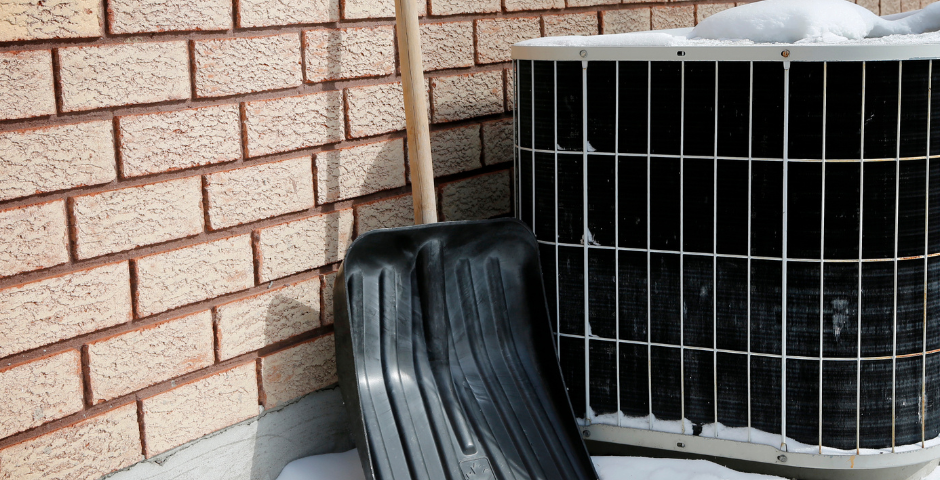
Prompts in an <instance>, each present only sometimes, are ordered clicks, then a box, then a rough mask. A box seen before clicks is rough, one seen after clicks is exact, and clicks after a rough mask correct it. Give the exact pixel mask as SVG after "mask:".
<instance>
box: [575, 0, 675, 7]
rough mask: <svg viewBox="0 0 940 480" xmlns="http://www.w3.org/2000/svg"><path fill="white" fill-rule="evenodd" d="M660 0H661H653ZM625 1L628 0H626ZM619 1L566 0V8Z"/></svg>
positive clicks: (616, 0)
mask: <svg viewBox="0 0 940 480" xmlns="http://www.w3.org/2000/svg"><path fill="white" fill-rule="evenodd" d="M653 1H662V0H653ZM626 2H627V3H629V2H630V0H626ZM615 3H620V2H619V1H618V0H568V8H571V7H593V6H594V5H612V4H615Z"/></svg>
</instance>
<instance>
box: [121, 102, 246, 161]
mask: <svg viewBox="0 0 940 480" xmlns="http://www.w3.org/2000/svg"><path fill="white" fill-rule="evenodd" d="M239 121H240V120H239V113H238V105H220V106H216V107H203V108H193V109H189V110H179V111H175V112H164V113H152V114H146V115H129V116H126V117H121V118H120V119H119V120H118V124H119V130H118V132H119V133H118V135H119V136H120V138H121V142H120V145H121V173H122V175H124V176H125V177H137V176H141V175H150V174H153V173H163V172H171V171H174V170H182V169H186V168H192V167H198V166H202V165H211V164H214V163H221V162H230V161H233V160H237V159H238V158H239V157H241V148H242V147H241V129H240V128H239Z"/></svg>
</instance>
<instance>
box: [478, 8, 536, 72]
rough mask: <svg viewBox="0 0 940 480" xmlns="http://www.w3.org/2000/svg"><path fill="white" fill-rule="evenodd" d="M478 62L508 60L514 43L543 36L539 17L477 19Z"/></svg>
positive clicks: (510, 57)
mask: <svg viewBox="0 0 940 480" xmlns="http://www.w3.org/2000/svg"><path fill="white" fill-rule="evenodd" d="M476 22H477V63H498V62H508V61H509V60H511V59H512V52H511V50H512V45H513V44H514V43H517V42H521V41H523V40H529V39H532V38H539V37H541V36H542V27H541V25H540V23H539V18H538V17H514V18H487V19H481V20H477V21H476Z"/></svg>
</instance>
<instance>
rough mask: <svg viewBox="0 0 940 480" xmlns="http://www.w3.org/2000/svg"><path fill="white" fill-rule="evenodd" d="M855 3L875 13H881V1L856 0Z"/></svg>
mask: <svg viewBox="0 0 940 480" xmlns="http://www.w3.org/2000/svg"><path fill="white" fill-rule="evenodd" d="M855 3H857V4H859V5H861V6H863V7H865V8H867V9H869V10H871V11H872V12H874V13H875V15H880V14H881V2H880V0H856V1H855Z"/></svg>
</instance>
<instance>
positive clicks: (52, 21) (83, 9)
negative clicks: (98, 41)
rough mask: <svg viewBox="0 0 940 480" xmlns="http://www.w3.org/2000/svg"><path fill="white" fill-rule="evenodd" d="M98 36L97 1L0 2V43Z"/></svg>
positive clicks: (31, 0) (99, 23) (5, 0)
mask: <svg viewBox="0 0 940 480" xmlns="http://www.w3.org/2000/svg"><path fill="white" fill-rule="evenodd" d="M100 36H101V3H100V2H98V0H4V1H3V2H0V42H12V41H15V40H44V39H49V38H83V37H100Z"/></svg>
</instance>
